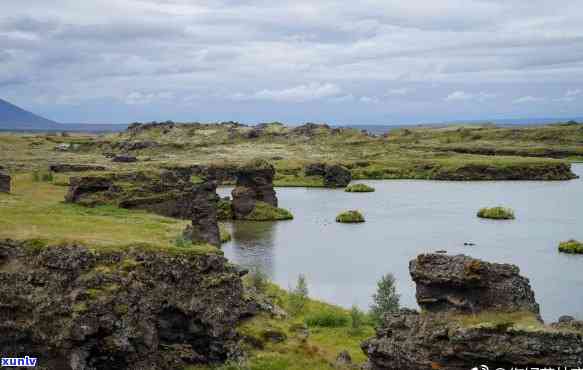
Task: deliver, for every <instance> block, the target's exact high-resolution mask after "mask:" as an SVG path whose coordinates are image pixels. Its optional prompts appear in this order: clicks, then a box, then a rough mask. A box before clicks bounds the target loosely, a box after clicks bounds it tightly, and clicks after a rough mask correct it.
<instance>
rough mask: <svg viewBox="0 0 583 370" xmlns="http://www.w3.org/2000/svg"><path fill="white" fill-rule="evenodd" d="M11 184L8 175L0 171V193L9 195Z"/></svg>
mask: <svg viewBox="0 0 583 370" xmlns="http://www.w3.org/2000/svg"><path fill="white" fill-rule="evenodd" d="M11 183H12V178H11V177H10V175H9V174H8V173H6V172H4V171H3V170H1V169H0V193H10V186H11Z"/></svg>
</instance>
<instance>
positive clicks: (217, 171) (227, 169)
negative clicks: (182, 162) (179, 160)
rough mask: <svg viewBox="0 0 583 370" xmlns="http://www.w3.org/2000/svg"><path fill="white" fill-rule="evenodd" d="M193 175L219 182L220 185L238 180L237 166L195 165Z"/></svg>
mask: <svg viewBox="0 0 583 370" xmlns="http://www.w3.org/2000/svg"><path fill="white" fill-rule="evenodd" d="M192 174H193V175H196V176H199V177H201V178H203V179H205V180H208V181H217V182H218V183H219V184H221V183H226V182H231V183H233V182H235V180H236V178H237V166H235V165H228V164H225V165H216V164H211V165H208V166H207V165H194V166H192Z"/></svg>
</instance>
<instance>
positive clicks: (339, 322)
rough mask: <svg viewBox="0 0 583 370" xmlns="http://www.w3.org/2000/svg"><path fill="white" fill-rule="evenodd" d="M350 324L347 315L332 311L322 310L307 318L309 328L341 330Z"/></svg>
mask: <svg viewBox="0 0 583 370" xmlns="http://www.w3.org/2000/svg"><path fill="white" fill-rule="evenodd" d="M349 322H350V319H349V316H348V314H347V313H345V312H338V311H332V310H322V311H319V312H316V313H313V314H310V315H307V316H306V324H307V325H308V326H309V327H314V326H319V327H323V328H341V327H344V326H347V325H348V323H349Z"/></svg>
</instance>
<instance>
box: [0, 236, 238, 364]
mask: <svg viewBox="0 0 583 370" xmlns="http://www.w3.org/2000/svg"><path fill="white" fill-rule="evenodd" d="M0 302H1V305H0V317H1V318H2V320H0V332H1V333H2V335H0V353H2V354H10V356H12V357H24V356H25V355H28V356H32V357H38V358H39V365H40V366H41V367H42V368H45V369H59V370H68V369H70V370H85V369H119V370H121V369H131V370H143V369H151V370H158V369H159V370H165V369H182V368H183V367H184V366H186V365H187V364H190V363H218V362H224V361H225V360H227V359H231V358H233V359H236V358H238V357H239V356H240V350H239V348H238V336H237V333H236V331H235V327H236V326H237V323H238V322H239V320H240V319H241V317H242V316H245V315H247V314H248V312H249V311H248V309H247V303H246V300H245V299H244V296H243V288H242V284H241V279H240V276H239V272H238V271H237V270H236V269H235V268H234V267H233V266H231V265H230V264H228V263H227V260H226V259H225V258H224V257H222V256H220V255H217V254H212V253H209V254H196V253H188V252H183V253H168V252H163V251H154V250H148V251H146V250H143V249H140V248H139V247H133V248H129V249H124V251H116V250H112V249H108V250H107V251H101V252H100V251H99V250H97V252H96V251H89V250H88V249H86V248H85V247H83V246H80V245H73V246H49V247H45V246H42V245H34V244H26V243H17V242H13V241H0Z"/></svg>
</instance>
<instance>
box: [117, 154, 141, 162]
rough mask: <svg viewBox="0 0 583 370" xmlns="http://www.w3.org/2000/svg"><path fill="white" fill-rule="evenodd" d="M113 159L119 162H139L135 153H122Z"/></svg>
mask: <svg viewBox="0 0 583 370" xmlns="http://www.w3.org/2000/svg"><path fill="white" fill-rule="evenodd" d="M111 161H112V162H117V163H133V162H137V161H138V158H136V157H134V156H133V155H127V154H120V155H116V156H115V157H113V158H112V159H111Z"/></svg>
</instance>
